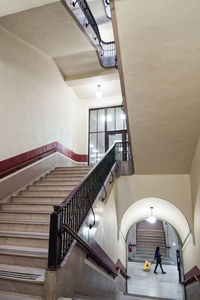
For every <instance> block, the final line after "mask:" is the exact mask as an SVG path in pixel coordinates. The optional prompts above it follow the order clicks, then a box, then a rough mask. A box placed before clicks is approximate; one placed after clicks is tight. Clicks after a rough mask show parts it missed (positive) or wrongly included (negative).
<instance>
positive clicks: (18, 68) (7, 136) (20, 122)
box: [0, 27, 87, 160]
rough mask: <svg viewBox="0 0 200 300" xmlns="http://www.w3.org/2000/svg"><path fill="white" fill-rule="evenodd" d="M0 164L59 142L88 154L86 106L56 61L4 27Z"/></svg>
mask: <svg viewBox="0 0 200 300" xmlns="http://www.w3.org/2000/svg"><path fill="white" fill-rule="evenodd" d="M0 39H1V47H0V90H1V98H0V107H1V109H0V141H1V151H0V160H4V159H7V158H9V157H12V156H15V155H18V154H21V153H23V152H26V151H28V150H31V149H34V148H37V147H40V146H43V145H45V144H48V143H51V142H54V141H58V142H60V143H61V144H63V145H64V146H66V147H67V148H69V149H71V150H72V151H74V152H76V153H79V154H86V153H87V121H86V117H85V115H84V114H83V108H84V103H83V101H81V100H80V99H79V98H78V97H77V96H76V95H75V93H74V92H73V90H72V88H69V87H68V86H67V85H66V83H65V82H64V80H63V78H62V76H61V73H60V72H59V70H58V68H57V66H56V65H55V63H54V62H53V60H52V59H51V58H50V57H49V56H47V55H46V54H44V53H42V52H41V51H39V50H37V49H36V48H34V47H32V46H30V45H29V44H28V43H26V42H24V41H23V40H22V39H20V38H18V37H17V36H15V35H14V34H12V33H11V32H9V31H8V30H6V29H4V28H3V27H0Z"/></svg>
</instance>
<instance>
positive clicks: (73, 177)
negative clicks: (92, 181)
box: [45, 174, 83, 181]
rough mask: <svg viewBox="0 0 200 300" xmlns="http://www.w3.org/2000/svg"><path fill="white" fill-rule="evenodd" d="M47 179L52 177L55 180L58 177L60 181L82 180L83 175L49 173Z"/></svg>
mask: <svg viewBox="0 0 200 300" xmlns="http://www.w3.org/2000/svg"><path fill="white" fill-rule="evenodd" d="M45 178H46V179H48V180H49V179H50V178H52V179H53V180H55V178H58V179H59V181H63V180H75V181H80V180H81V179H82V178H83V176H82V175H62V174H61V175H59V174H48V175H46V176H45Z"/></svg>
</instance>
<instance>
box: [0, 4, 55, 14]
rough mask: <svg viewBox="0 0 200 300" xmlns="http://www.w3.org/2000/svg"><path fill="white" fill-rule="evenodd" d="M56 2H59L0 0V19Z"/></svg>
mask: <svg viewBox="0 0 200 300" xmlns="http://www.w3.org/2000/svg"><path fill="white" fill-rule="evenodd" d="M58 1H59V0H1V1H0V17H2V16H7V15H10V14H15V13H17V12H20V11H23V10H26V9H30V8H34V7H38V6H42V5H46V4H49V3H53V2H58Z"/></svg>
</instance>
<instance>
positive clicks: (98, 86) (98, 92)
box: [96, 84, 102, 98]
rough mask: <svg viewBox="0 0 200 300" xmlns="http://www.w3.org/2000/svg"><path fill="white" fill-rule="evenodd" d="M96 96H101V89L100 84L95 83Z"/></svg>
mask: <svg viewBox="0 0 200 300" xmlns="http://www.w3.org/2000/svg"><path fill="white" fill-rule="evenodd" d="M96 97H97V98H101V97H102V90H101V85H100V84H98V85H97V92H96Z"/></svg>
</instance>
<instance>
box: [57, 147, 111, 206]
mask: <svg viewBox="0 0 200 300" xmlns="http://www.w3.org/2000/svg"><path fill="white" fill-rule="evenodd" d="M114 147H115V145H113V147H112V148H110V149H108V151H107V152H106V153H105V154H104V155H103V157H102V159H101V160H100V161H99V162H98V163H97V164H96V165H95V166H94V167H93V168H92V169H91V170H90V172H89V173H88V174H87V175H86V177H84V178H83V179H82V180H81V182H80V183H79V184H78V185H77V186H76V187H75V188H74V189H73V190H72V191H71V193H69V195H68V196H67V197H66V199H65V200H64V201H63V202H62V203H61V204H60V205H55V206H54V210H55V211H59V210H61V209H62V208H63V207H64V206H65V205H66V204H67V203H68V202H69V201H70V199H71V198H72V197H73V196H74V195H75V194H76V192H77V191H78V190H79V188H80V187H81V186H82V185H83V184H84V183H85V182H86V181H87V180H88V178H89V177H90V175H91V174H92V173H93V172H95V170H96V169H97V168H98V166H99V165H100V164H101V162H102V160H103V159H104V157H106V156H107V155H108V153H109V152H111V151H112V150H113V148H114Z"/></svg>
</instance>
